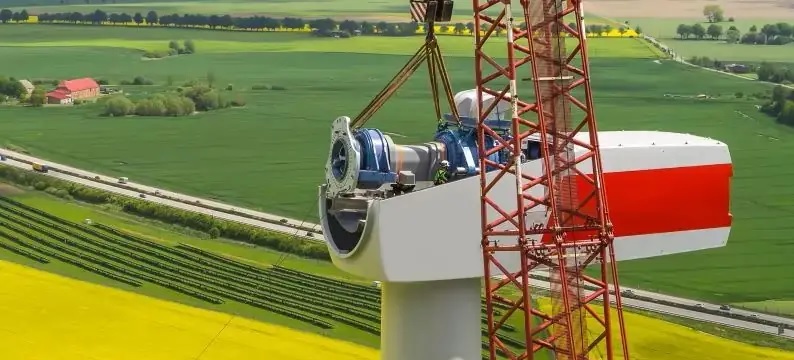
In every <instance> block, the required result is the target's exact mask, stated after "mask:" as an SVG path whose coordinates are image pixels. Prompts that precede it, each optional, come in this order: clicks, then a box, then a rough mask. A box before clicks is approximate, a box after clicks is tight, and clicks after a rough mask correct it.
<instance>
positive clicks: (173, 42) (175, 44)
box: [168, 40, 180, 54]
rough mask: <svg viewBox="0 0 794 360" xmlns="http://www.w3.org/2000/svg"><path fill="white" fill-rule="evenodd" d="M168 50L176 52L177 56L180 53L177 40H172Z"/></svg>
mask: <svg viewBox="0 0 794 360" xmlns="http://www.w3.org/2000/svg"><path fill="white" fill-rule="evenodd" d="M168 48H169V49H171V50H174V51H175V52H176V53H177V54H178V53H179V50H180V48H179V43H178V42H176V40H171V41H169V42H168Z"/></svg>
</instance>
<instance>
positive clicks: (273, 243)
mask: <svg viewBox="0 0 794 360" xmlns="http://www.w3.org/2000/svg"><path fill="white" fill-rule="evenodd" d="M0 178H3V179H6V180H9V181H11V182H13V183H15V184H18V185H23V186H30V187H33V186H34V185H35V186H36V187H35V189H39V188H40V186H41V185H37V184H39V183H41V184H43V185H44V187H45V189H49V188H52V189H55V191H58V190H63V194H64V197H69V198H73V199H75V200H78V201H83V202H87V203H92V204H111V205H115V206H118V207H120V208H121V210H122V211H124V212H126V213H129V214H132V215H137V216H141V217H145V218H149V219H154V220H158V221H162V222H166V223H170V224H176V225H180V226H184V227H187V228H190V229H194V230H198V231H202V232H205V233H209V231H210V230H211V229H212V228H217V229H218V231H219V232H220V235H221V236H222V237H225V238H228V239H233V240H238V241H243V242H247V243H251V244H255V245H259V246H263V247H267V248H270V249H273V250H277V251H281V252H286V253H290V254H294V255H298V256H301V257H305V258H310V259H318V260H327V261H330V259H331V257H330V255H329V254H328V249H327V248H326V246H325V244H324V243H322V242H319V241H305V240H301V239H298V238H297V237H291V236H288V235H285V234H281V233H277V232H273V231H268V230H265V229H262V228H258V227H254V226H250V225H245V224H242V223H237V222H233V221H228V220H223V219H220V218H215V217H212V216H208V215H204V214H200V213H194V212H190V211H185V210H181V209H177V208H172V207H168V206H164V205H160V204H156V203H152V202H147V201H143V200H138V199H133V198H129V197H126V196H121V195H115V194H112V193H110V192H106V191H103V190H99V189H94V188H90V187H86V186H82V185H79V184H75V183H72V182H68V181H64V180H60V179H56V178H53V177H49V176H45V175H41V174H36V173H32V172H29V171H26V170H21V169H17V168H14V167H10V166H6V165H0ZM66 195H68V196H66ZM0 200H4V201H6V202H9V203H12V204H14V205H18V204H19V203H18V202H15V201H13V200H11V199H7V198H5V199H0Z"/></svg>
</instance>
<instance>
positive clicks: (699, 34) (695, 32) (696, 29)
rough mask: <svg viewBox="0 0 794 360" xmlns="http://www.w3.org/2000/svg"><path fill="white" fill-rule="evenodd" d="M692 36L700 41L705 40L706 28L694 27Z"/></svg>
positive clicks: (698, 25) (697, 25)
mask: <svg viewBox="0 0 794 360" xmlns="http://www.w3.org/2000/svg"><path fill="white" fill-rule="evenodd" d="M692 35H695V37H697V38H698V39H703V37H705V36H706V28H704V27H703V25H700V24H695V25H692Z"/></svg>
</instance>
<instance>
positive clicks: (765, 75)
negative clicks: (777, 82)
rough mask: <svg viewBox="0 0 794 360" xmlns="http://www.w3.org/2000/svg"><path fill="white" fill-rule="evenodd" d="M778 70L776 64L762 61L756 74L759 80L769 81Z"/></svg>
mask: <svg viewBox="0 0 794 360" xmlns="http://www.w3.org/2000/svg"><path fill="white" fill-rule="evenodd" d="M776 70H777V69H775V66H774V65H772V64H770V63H768V62H766V61H764V62H762V63H761V66H759V67H758V71H757V72H756V75H758V80H761V81H769V80H770V79H771V78H772V76H773V75H774V73H775V71H776Z"/></svg>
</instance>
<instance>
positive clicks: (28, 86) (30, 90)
mask: <svg viewBox="0 0 794 360" xmlns="http://www.w3.org/2000/svg"><path fill="white" fill-rule="evenodd" d="M19 83H20V84H22V87H24V88H25V92H26V93H27V95H26V97H29V96H30V94H32V93H33V90H35V89H36V86H34V85H33V83H32V82H30V80H19Z"/></svg>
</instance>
